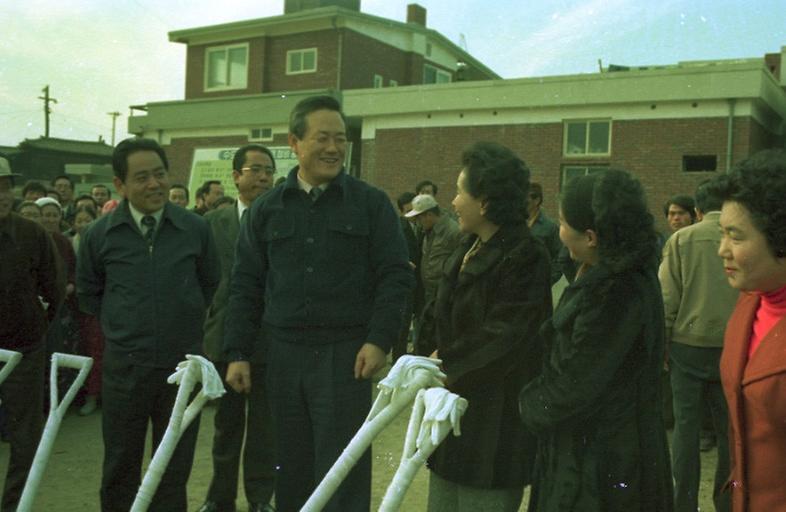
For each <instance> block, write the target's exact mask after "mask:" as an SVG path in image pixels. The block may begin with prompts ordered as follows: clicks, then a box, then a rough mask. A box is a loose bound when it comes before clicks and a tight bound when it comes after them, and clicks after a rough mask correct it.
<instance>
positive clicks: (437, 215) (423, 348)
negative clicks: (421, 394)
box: [405, 194, 462, 356]
mask: <svg viewBox="0 0 786 512" xmlns="http://www.w3.org/2000/svg"><path fill="white" fill-rule="evenodd" d="M405 217H407V218H410V219H411V218H413V217H414V219H415V222H417V224H418V226H420V229H421V230H422V231H423V244H422V247H421V258H420V269H415V271H416V272H419V273H420V279H421V282H422V283H423V303H424V304H425V305H426V308H428V304H429V302H432V301H433V300H434V298H435V297H436V296H437V286H438V285H439V281H440V279H442V268H443V267H444V265H445V261H446V260H447V259H448V257H450V255H451V254H453V251H455V250H456V248H457V247H458V246H459V244H460V243H461V239H462V235H461V230H459V227H458V223H457V222H456V221H455V220H453V219H452V218H450V217H449V216H448V215H447V214H446V213H445V212H443V211H442V209H441V208H440V207H439V204H438V203H437V200H436V199H434V196H432V195H429V194H420V195H418V196H415V198H414V199H413V200H412V210H410V211H409V212H408V213H407V214H406V215H405ZM424 321H428V319H425V320H424ZM423 328H424V326H422V325H421V329H423ZM425 330H426V332H428V331H429V329H428V326H425ZM427 338H428V339H427ZM416 345H417V346H416V347H415V353H416V354H418V355H426V356H427V355H429V354H431V352H433V351H434V349H435V348H436V346H435V345H434V344H433V340H431V339H430V337H428V336H424V337H423V342H422V343H421V341H420V340H417V342H416Z"/></svg>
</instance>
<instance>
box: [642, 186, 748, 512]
mask: <svg viewBox="0 0 786 512" xmlns="http://www.w3.org/2000/svg"><path fill="white" fill-rule="evenodd" d="M722 179H724V177H720V178H716V179H714V180H710V181H707V182H704V183H702V184H701V185H700V186H699V187H698V189H697V190H696V213H697V216H698V218H699V219H701V221H700V222H698V223H697V224H693V225H691V226H688V227H685V228H682V229H680V230H679V231H677V232H675V233H674V234H673V235H672V236H671V238H669V240H668V242H667V243H666V246H665V247H664V250H663V261H662V263H661V266H660V270H659V272H658V277H659V278H660V283H661V287H662V289H663V303H664V306H665V316H666V335H667V338H666V339H667V340H669V341H670V343H669V369H670V372H671V387H672V391H673V394H674V423H675V425H674V437H673V446H672V457H673V464H672V470H673V473H674V480H675V487H674V503H675V506H674V510H675V512H680V511H688V510H690V511H695V510H697V508H698V492H699V478H700V470H701V468H700V459H699V431H700V429H701V413H702V400H703V399H706V400H708V401H709V409H710V411H711V413H712V422H713V425H714V428H715V432H716V434H717V438H718V443H717V444H718V464H717V468H716V472H715V488H714V494H713V496H714V502H715V509H716V510H718V511H726V510H728V509H729V501H728V496H727V495H724V496H721V495H720V489H721V487H722V486H723V484H724V482H725V480H726V478H727V476H728V474H729V447H728V441H727V425H728V412H727V409H726V402H725V400H724V398H723V390H722V388H721V383H720V374H719V363H720V356H721V351H722V350H723V334H724V331H725V327H726V322H727V321H728V319H729V316H730V315H731V311H732V309H734V304H735V302H736V300H737V291H736V290H734V289H733V288H731V286H729V284H728V282H727V280H726V277H725V275H724V272H723V263H722V261H721V259H720V258H718V255H717V254H718V246H719V245H720V237H721V235H720V225H719V222H718V221H719V218H720V208H721V206H722V202H721V198H720V194H719V184H720V180H722Z"/></svg>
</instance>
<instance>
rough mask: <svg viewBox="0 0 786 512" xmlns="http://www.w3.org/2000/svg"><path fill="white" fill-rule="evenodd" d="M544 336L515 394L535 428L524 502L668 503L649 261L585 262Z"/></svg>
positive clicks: (621, 506)
mask: <svg viewBox="0 0 786 512" xmlns="http://www.w3.org/2000/svg"><path fill="white" fill-rule="evenodd" d="M541 334H542V335H543V337H544V340H545V348H544V350H545V352H546V356H545V359H544V365H543V371H542V373H541V375H539V376H538V377H537V378H535V379H534V380H533V381H532V382H531V383H530V384H528V385H527V386H526V387H525V388H524V389H523V390H522V391H521V396H520V409H521V417H522V420H523V421H524V424H525V425H526V426H527V428H528V429H530V430H531V431H532V432H533V433H535V434H537V436H538V454H537V460H536V462H535V475H534V478H533V487H532V494H531V496H530V510H536V511H538V512H556V511H560V512H567V511H571V512H639V511H641V512H643V511H648V512H659V511H670V510H672V508H673V503H672V500H673V498H672V479H671V469H670V463H669V451H668V446H667V441H666V432H665V429H664V427H663V420H662V414H661V398H660V372H661V367H662V366H663V357H664V345H663V344H664V320H663V300H662V298H661V291H660V286H659V285H658V279H657V276H656V274H655V262H654V261H653V262H652V264H651V265H646V264H643V265H642V267H641V268H639V269H630V270H627V271H622V272H620V273H613V272H612V271H611V270H610V269H608V268H606V267H603V266H595V267H592V268H591V269H590V270H589V271H588V272H586V273H585V274H584V275H581V276H580V277H579V278H578V279H576V281H574V282H573V283H571V285H570V286H568V288H567V289H566V290H565V291H564V293H563V295H562V297H561V299H560V302H559V305H558V306H557V309H556V310H555V312H554V316H553V317H552V319H551V320H549V321H547V322H546V323H545V324H544V325H543V327H542V329H541Z"/></svg>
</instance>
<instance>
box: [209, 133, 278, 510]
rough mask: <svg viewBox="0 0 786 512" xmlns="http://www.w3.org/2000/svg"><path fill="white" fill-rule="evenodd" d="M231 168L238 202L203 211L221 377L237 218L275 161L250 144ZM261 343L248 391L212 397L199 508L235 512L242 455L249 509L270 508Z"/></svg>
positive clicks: (213, 343) (270, 441) (271, 476)
mask: <svg viewBox="0 0 786 512" xmlns="http://www.w3.org/2000/svg"><path fill="white" fill-rule="evenodd" d="M232 169H233V171H232V178H233V179H234V181H235V186H236V187H237V202H236V203H235V204H234V205H233V206H232V207H231V208H221V209H217V210H212V211H209V212H207V214H206V215H205V220H206V221H207V223H208V224H209V225H210V229H211V231H212V232H213V238H214V239H215V241H216V246H217V247H218V251H219V256H220V258H221V282H220V283H219V285H218V291H216V295H215V297H213V303H212V304H211V305H210V308H209V309H208V314H207V320H205V353H206V354H207V356H208V357H209V358H210V360H211V361H213V362H215V364H216V368H217V369H218V372H219V374H221V375H225V374H226V369H227V361H226V356H225V354H224V321H225V320H226V312H227V309H226V308H227V300H228V299H229V278H230V275H231V274H232V267H233V266H234V264H235V245H236V244H237V235H238V232H239V231H240V222H241V219H242V218H244V216H245V214H246V212H248V208H249V207H250V206H251V203H252V202H253V201H254V200H255V199H256V198H257V197H259V196H260V195H261V194H264V193H265V192H267V191H268V190H270V189H271V188H272V186H273V175H274V174H275V172H276V164H275V160H274V159H273V153H271V151H270V150H269V149H267V148H266V147H264V146H260V145H258V144H249V145H246V146H243V147H241V148H240V149H238V150H237V152H236V153H235V157H234V159H233V160H232ZM263 342H264V338H263V336H262V333H261V332H260V335H259V336H257V338H256V339H255V340H254V349H255V350H254V352H253V356H252V359H251V360H250V361H249V362H250V363H251V381H252V382H253V386H251V389H250V390H248V392H247V393H238V392H236V391H235V390H233V389H232V388H231V387H230V386H226V388H227V392H226V394H225V395H224V396H222V397H221V398H219V399H218V400H217V401H216V415H215V420H214V421H215V423H214V425H215V434H214V435H213V478H212V479H211V480H210V487H209V488H208V490H207V499H206V500H205V503H204V504H203V505H202V507H201V508H200V509H199V512H234V510H235V498H236V497H237V479H238V469H239V467H240V459H241V456H242V458H243V487H244V489H245V492H246V498H247V499H248V510H249V512H266V511H268V510H269V511H272V510H273V509H272V508H271V507H270V505H269V504H268V502H269V501H270V498H271V497H272V496H273V490H274V484H275V462H274V448H275V445H274V443H275V441H274V438H273V421H272V418H271V417H270V408H269V406H268V398H267V393H266V390H265V385H264V375H265V351H264V347H263ZM246 411H248V413H246ZM246 433H248V435H246ZM244 437H245V440H246V442H245V445H244V443H243V438H244Z"/></svg>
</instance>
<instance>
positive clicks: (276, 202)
mask: <svg viewBox="0 0 786 512" xmlns="http://www.w3.org/2000/svg"><path fill="white" fill-rule="evenodd" d="M299 169H300V166H299V165H296V166H295V167H294V168H293V169H292V170H291V171H289V174H288V175H287V179H286V181H285V182H284V183H283V185H282V187H283V189H282V191H281V193H280V194H273V195H271V197H270V198H269V200H268V204H269V205H270V206H271V207H272V208H283V207H284V196H285V195H291V194H296V193H299V192H300V184H299V183H298V181H297V172H298V170H299ZM334 189H335V190H338V191H339V192H340V193H341V197H342V198H343V199H344V200H347V173H346V170H345V169H344V168H342V169H341V172H339V173H338V175H337V176H336V177H335V178H333V181H331V182H330V184H329V185H328V187H327V189H326V190H325V193H328V194H331V193H335V192H332V190H334Z"/></svg>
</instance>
